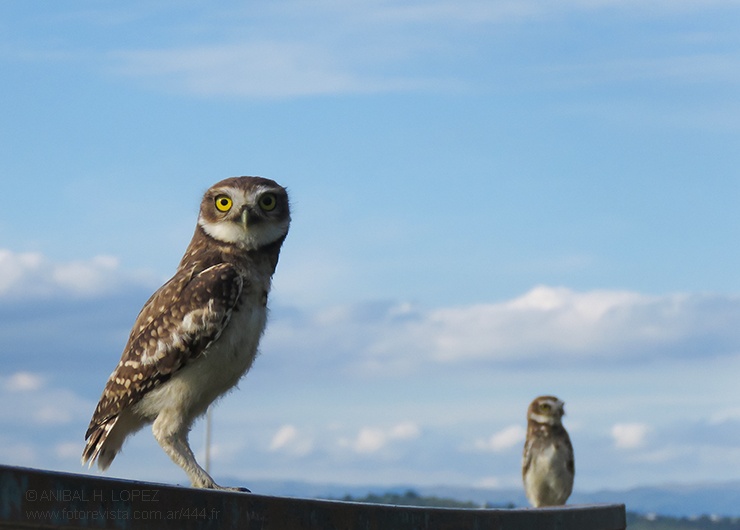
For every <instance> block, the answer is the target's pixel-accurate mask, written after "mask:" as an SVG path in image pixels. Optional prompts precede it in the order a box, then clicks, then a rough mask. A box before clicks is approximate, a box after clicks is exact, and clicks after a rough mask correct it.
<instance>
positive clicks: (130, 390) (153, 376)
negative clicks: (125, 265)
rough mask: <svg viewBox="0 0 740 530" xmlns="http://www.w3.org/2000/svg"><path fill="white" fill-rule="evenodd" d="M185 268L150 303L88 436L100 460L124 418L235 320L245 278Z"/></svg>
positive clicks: (228, 271) (223, 270)
mask: <svg viewBox="0 0 740 530" xmlns="http://www.w3.org/2000/svg"><path fill="white" fill-rule="evenodd" d="M197 269H198V265H197V264H196V266H194V267H190V268H189V269H187V270H182V269H181V270H180V271H178V273H177V274H176V275H175V276H174V277H173V278H172V279H171V280H170V281H169V282H167V283H166V284H165V285H163V286H162V287H161V288H160V289H159V290H158V291H157V292H156V293H154V295H152V297H151V298H150V299H149V301H148V302H147V303H146V305H145V306H144V308H143V309H142V311H141V312H140V313H139V316H138V317H137V319H136V323H135V324H134V327H133V329H132V331H131V335H130V337H129V340H128V343H127V345H126V348H125V349H124V353H123V355H122V357H121V361H120V362H119V363H118V366H117V367H116V369H115V370H114V371H113V373H112V374H111V376H110V378H109V379H108V382H107V384H106V386H105V390H104V391H103V397H102V398H101V400H100V402H99V403H98V406H97V408H96V409H95V413H94V414H93V417H92V420H91V421H90V425H89V427H88V429H87V433H86V434H85V439H86V440H89V442H88V443H87V446H86V448H85V453H84V455H83V460H88V459H90V460H95V458H96V457H97V456H98V452H99V451H100V448H101V446H102V443H103V442H104V441H105V436H106V435H107V433H108V432H109V431H110V430H111V429H112V427H113V426H114V425H115V421H116V420H117V417H118V414H119V413H120V412H121V411H122V410H124V409H125V408H127V407H129V406H131V405H133V404H135V403H136V402H138V401H139V400H140V399H141V398H142V396H144V395H145V394H146V393H147V392H149V391H150V390H152V389H153V388H155V387H156V386H158V385H159V384H161V383H163V382H165V381H167V380H168V379H169V378H170V376H171V375H172V374H173V373H175V372H176V371H177V370H179V369H180V368H181V367H183V366H184V365H186V364H187V363H188V362H189V361H190V360H193V359H195V358H197V357H198V356H199V355H200V354H201V353H202V352H203V351H204V350H205V349H206V348H207V347H208V345H209V344H210V343H211V342H212V341H214V340H216V339H217V338H218V337H219V335H220V334H221V331H222V330H223V329H224V327H225V326H226V324H227V323H228V321H229V318H230V317H231V313H232V311H233V310H234V308H235V305H236V303H237V301H238V300H239V295H240V294H241V291H242V284H243V280H242V278H241V277H240V276H239V274H238V273H237V271H236V270H235V269H234V267H233V266H232V265H230V264H228V263H221V264H218V265H214V266H212V267H209V268H207V269H205V270H202V271H197Z"/></svg>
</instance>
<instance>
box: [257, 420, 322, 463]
mask: <svg viewBox="0 0 740 530" xmlns="http://www.w3.org/2000/svg"><path fill="white" fill-rule="evenodd" d="M313 445H314V444H313V441H312V440H311V439H310V438H308V437H301V436H300V435H299V431H298V429H297V428H296V427H295V426H294V425H290V424H288V425H283V426H282V427H280V428H279V429H278V430H277V432H276V433H275V434H274V435H273V437H272V440H271V441H270V445H269V447H268V449H269V450H270V451H271V452H276V451H283V452H286V453H289V454H292V455H294V456H305V455H307V454H309V453H310V452H311V451H312V450H313Z"/></svg>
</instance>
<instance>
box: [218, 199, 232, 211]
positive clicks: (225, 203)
mask: <svg viewBox="0 0 740 530" xmlns="http://www.w3.org/2000/svg"><path fill="white" fill-rule="evenodd" d="M233 205H234V202H233V201H232V200H231V198H229V197H227V196H226V195H219V196H218V197H216V209H217V210H218V211H219V212H228V211H229V210H231V207H232V206H233Z"/></svg>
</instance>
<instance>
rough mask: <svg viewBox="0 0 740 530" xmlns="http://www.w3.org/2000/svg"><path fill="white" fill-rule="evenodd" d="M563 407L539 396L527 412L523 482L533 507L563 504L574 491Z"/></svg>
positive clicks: (562, 404) (570, 454)
mask: <svg viewBox="0 0 740 530" xmlns="http://www.w3.org/2000/svg"><path fill="white" fill-rule="evenodd" d="M563 407H564V403H563V402H562V401H560V400H559V399H558V398H556V397H555V396H540V397H538V398H536V399H535V400H534V401H532V403H531V404H530V405H529V408H528V410H527V438H526V440H525V442H524V452H523V455H522V479H523V481H524V491H525V493H526V495H527V499H529V502H530V503H531V504H532V506H534V507H540V506H556V505H561V504H565V501H566V500H567V499H568V497H569V496H570V494H571V492H572V490H573V479H574V477H575V459H574V457H573V445H572V444H571V441H570V436H568V432H567V431H566V430H565V428H564V427H563V424H562V417H563V415H564V414H565V410H564V408H563Z"/></svg>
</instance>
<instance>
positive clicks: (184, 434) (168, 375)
mask: <svg viewBox="0 0 740 530" xmlns="http://www.w3.org/2000/svg"><path fill="white" fill-rule="evenodd" d="M289 226H290V210H289V207H288V194H287V192H286V191H285V189H284V188H282V187H281V186H279V185H278V184H277V183H275V182H273V181H272V180H268V179H264V178H261V177H234V178H229V179H226V180H222V181H221V182H219V183H217V184H215V185H214V186H212V187H211V188H210V189H209V190H208V191H207V192H206V193H205V195H204V197H203V201H202V202H201V205H200V214H199V216H198V223H197V225H196V227H195V235H193V239H192V240H191V241H190V245H189V246H188V248H187V250H186V251H185V255H184V256H183V258H182V261H180V265H179V267H178V268H177V272H176V273H175V275H174V276H173V277H172V279H170V280H169V281H168V282H167V283H165V284H164V285H163V286H162V287H160V288H159V290H157V291H156V292H155V293H154V294H153V295H152V296H151V298H149V300H148V301H147V302H146V304H145V305H144V308H143V309H142V310H141V312H140V313H139V316H138V317H137V319H136V322H135V323H134V327H133V329H132V330H131V334H130V335H129V338H128V342H127V344H126V347H125V348H124V350H123V355H122V356H121V361H120V362H119V363H118V366H117V367H116V369H115V370H114V371H113V373H112V374H111V376H110V378H109V379H108V382H107V384H106V385H105V390H104V391H103V395H102V397H101V398H100V402H99V403H98V406H97V408H96V409H95V413H94V414H93V417H92V420H91V421H90V426H89V427H88V429H87V433H86V434H85V439H86V440H87V445H86V446H85V450H84V452H83V454H82V463H83V464H85V463H86V462H88V461H89V463H90V465H92V464H93V462H95V461H96V460H97V462H98V466H99V467H100V469H102V470H105V469H107V468H108V466H109V465H110V463H111V461H112V460H113V458H115V456H116V454H117V453H118V451H119V450H120V449H121V445H122V444H123V442H124V440H125V439H126V437H127V436H128V435H130V434H132V433H134V432H136V431H137V430H139V429H140V428H141V427H143V426H144V425H146V424H147V423H152V424H153V425H152V431H153V433H154V437H155V438H156V439H157V442H159V445H161V446H162V448H163V449H164V451H165V452H166V453H167V454H168V455H169V456H170V458H172V460H173V461H174V462H175V463H176V464H177V465H179V466H180V467H182V468H183V469H184V470H185V472H186V473H187V474H188V477H189V478H190V481H191V483H192V485H193V486H194V487H198V488H219V489H225V488H221V487H220V486H218V485H217V484H216V483H214V482H213V479H212V478H211V477H210V476H209V475H208V473H206V471H205V470H204V469H203V468H202V467H200V465H198V463H197V462H196V461H195V457H194V456H193V452H192V450H191V449H190V444H189V443H188V432H189V430H190V427H191V425H192V424H193V421H194V420H195V419H196V418H197V417H198V416H200V415H202V414H203V413H204V412H205V410H206V408H207V407H208V405H210V404H211V403H212V402H213V401H214V400H215V399H217V398H218V397H219V396H221V395H223V394H224V393H225V392H227V391H228V390H230V389H231V388H232V387H234V385H236V383H237V382H238V381H239V379H241V377H242V376H243V375H244V374H245V373H246V372H247V371H248V370H249V368H250V367H251V365H252V362H253V361H254V358H255V356H256V355H257V345H258V343H259V340H260V337H261V335H262V332H263V330H264V328H265V322H266V319H267V294H268V293H269V292H270V284H271V280H272V275H273V273H274V272H275V267H276V266H277V262H278V256H279V254H280V247H281V246H282V244H283V241H284V240H285V236H286V235H287V234H288V227H289Z"/></svg>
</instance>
